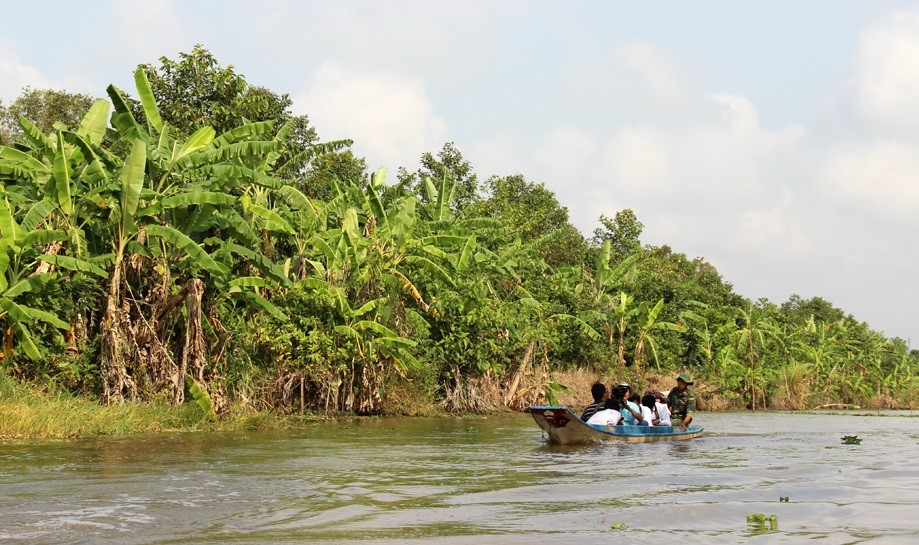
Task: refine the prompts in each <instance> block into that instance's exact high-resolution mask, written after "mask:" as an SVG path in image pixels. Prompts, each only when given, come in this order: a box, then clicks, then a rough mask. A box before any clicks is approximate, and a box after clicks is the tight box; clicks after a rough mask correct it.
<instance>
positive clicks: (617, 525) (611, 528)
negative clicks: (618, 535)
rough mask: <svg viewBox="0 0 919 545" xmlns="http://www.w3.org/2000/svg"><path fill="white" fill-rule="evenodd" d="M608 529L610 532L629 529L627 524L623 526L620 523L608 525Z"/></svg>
mask: <svg viewBox="0 0 919 545" xmlns="http://www.w3.org/2000/svg"><path fill="white" fill-rule="evenodd" d="M609 529H610V530H628V529H629V525H628V524H623V523H621V522H620V523H617V524H610V525H609Z"/></svg>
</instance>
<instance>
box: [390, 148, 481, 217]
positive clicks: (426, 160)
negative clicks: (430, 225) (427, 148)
mask: <svg viewBox="0 0 919 545" xmlns="http://www.w3.org/2000/svg"><path fill="white" fill-rule="evenodd" d="M398 178H399V185H400V186H403V187H405V188H407V189H408V191H409V192H410V193H411V194H414V195H421V194H423V193H424V192H423V188H424V180H425V178H430V179H432V180H434V183H435V184H438V185H439V184H440V183H441V181H442V180H443V179H444V178H446V179H448V180H450V182H451V184H452V185H453V198H452V199H451V205H450V207H451V208H452V209H453V210H457V211H459V210H464V209H465V208H466V207H467V206H468V205H469V204H471V203H474V202H477V201H478V200H479V199H480V198H481V197H480V195H479V181H478V177H477V176H476V174H475V172H474V171H473V170H472V165H471V164H470V163H469V161H467V160H466V159H464V158H463V154H462V153H460V151H459V150H458V149H456V146H455V145H454V144H453V142H447V143H446V144H444V146H443V147H442V148H441V149H440V151H439V152H437V156H436V157H435V156H434V155H433V154H432V153H430V152H425V153H424V154H423V155H422V156H421V168H419V169H418V170H417V171H415V172H413V173H410V172H408V171H407V170H405V169H404V168H400V169H399V174H398Z"/></svg>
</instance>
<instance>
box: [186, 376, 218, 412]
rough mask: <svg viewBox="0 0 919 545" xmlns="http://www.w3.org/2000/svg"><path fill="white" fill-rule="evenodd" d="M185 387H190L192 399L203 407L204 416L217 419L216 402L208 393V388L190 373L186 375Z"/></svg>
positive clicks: (199, 406)
mask: <svg viewBox="0 0 919 545" xmlns="http://www.w3.org/2000/svg"><path fill="white" fill-rule="evenodd" d="M185 387H186V388H188V392H189V394H190V395H191V398H192V400H193V401H194V402H195V404H196V405H197V406H198V408H200V409H201V413H202V414H203V416H204V418H206V419H209V420H216V419H217V412H216V411H215V410H214V402H213V401H211V396H210V394H208V393H207V389H206V388H205V387H204V386H203V385H202V384H201V383H200V382H198V381H197V380H195V377H193V376H191V375H188V374H186V375H185Z"/></svg>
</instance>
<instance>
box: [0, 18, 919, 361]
mask: <svg viewBox="0 0 919 545" xmlns="http://www.w3.org/2000/svg"><path fill="white" fill-rule="evenodd" d="M0 5H2V7H3V13H4V21H5V23H6V24H4V30H3V33H2V34H0V100H3V101H4V102H5V103H9V102H10V101H11V100H13V99H15V97H16V96H17V95H18V94H19V92H20V91H21V89H22V87H23V86H26V85H28V86H32V87H34V88H55V89H64V90H67V91H71V92H82V93H87V94H90V95H93V96H97V97H104V96H105V87H106V85H108V84H109V83H114V84H115V85H117V86H119V87H122V88H125V89H132V88H133V80H132V74H133V70H134V69H135V68H136V66H137V65H138V64H141V63H152V64H158V62H159V58H160V57H163V56H165V57H169V58H171V59H177V58H178V54H179V53H180V52H188V51H191V49H192V48H193V47H194V45H195V44H198V43H200V44H202V45H204V46H205V47H206V48H208V49H209V50H210V51H211V52H212V53H213V54H214V55H215V56H216V57H217V59H218V60H219V61H220V63H221V64H223V65H233V66H234V68H235V69H236V70H237V72H238V73H241V74H243V75H245V76H246V78H247V80H248V81H249V83H251V84H255V85H260V86H264V87H267V88H269V89H271V90H273V91H275V92H278V93H289V94H290V96H291V98H292V99H293V100H294V105H293V109H294V111H295V113H297V114H306V115H308V116H309V118H310V120H311V122H312V124H313V125H314V126H315V127H316V129H317V130H318V132H319V136H320V139H322V140H335V139H339V138H351V139H353V140H354V146H353V149H354V151H355V153H356V154H357V155H359V156H362V157H365V158H366V160H367V164H368V167H369V168H370V169H371V170H376V169H377V168H378V167H381V166H385V167H387V168H388V170H389V172H390V173H392V174H391V177H392V175H393V174H394V173H395V172H396V170H397V169H398V168H399V167H400V166H403V167H406V168H407V169H408V170H410V171H412V170H416V169H417V168H418V167H419V159H420V157H421V155H422V154H423V153H425V152H437V151H438V150H440V149H441V147H442V146H443V144H444V143H446V142H453V143H454V144H455V146H456V147H457V148H458V149H459V150H460V152H461V153H462V154H463V156H464V158H466V159H467V160H468V161H469V162H470V163H471V164H472V166H473V168H474V170H475V172H476V174H477V175H478V177H479V179H480V180H485V179H487V178H488V177H490V176H493V175H498V176H505V175H511V174H522V175H524V176H525V177H526V179H527V180H528V181H530V182H535V183H543V184H545V186H546V187H547V188H548V189H550V190H552V191H553V192H554V193H555V194H556V196H557V198H558V200H559V202H560V203H561V204H562V205H563V206H565V207H567V209H568V211H569V214H570V218H571V221H572V223H573V224H574V225H575V226H576V227H578V228H579V229H580V230H581V231H582V232H583V233H584V234H585V235H586V236H590V235H591V234H592V232H593V230H594V229H595V228H597V227H599V221H598V219H599V217H600V216H601V214H605V215H607V216H610V217H612V216H614V215H615V213H616V212H617V211H619V210H622V209H625V208H630V209H632V210H634V211H635V213H636V214H637V216H638V219H639V220H640V221H641V222H642V223H643V224H644V226H645V229H644V232H643V234H642V237H641V241H642V243H643V244H652V245H664V244H667V245H669V246H670V247H671V248H673V249H674V250H675V251H678V252H682V253H685V254H686V255H687V256H689V257H690V258H695V257H702V258H704V259H705V260H706V261H708V262H710V263H711V264H713V265H714V266H715V267H716V268H717V269H718V271H719V272H720V273H721V275H722V277H723V278H724V280H726V281H727V282H729V283H731V284H732V285H733V286H734V289H735V291H737V292H738V293H740V294H741V295H744V296H746V297H748V298H750V299H752V300H757V299H759V298H763V297H765V298H768V299H769V300H770V301H772V302H774V303H777V304H781V303H782V302H784V301H787V300H788V298H789V296H791V295H792V294H797V295H799V296H800V297H803V298H810V297H822V298H824V299H826V300H828V301H829V302H831V303H832V304H833V305H835V306H836V307H838V308H841V309H843V310H844V311H845V312H846V313H848V314H851V315H853V316H855V318H856V319H858V320H860V321H864V322H867V323H868V325H869V326H870V327H871V328H873V329H875V330H877V331H880V332H883V333H884V334H885V335H887V336H888V337H900V338H902V339H905V340H908V341H909V342H910V344H911V346H912V347H914V348H915V347H916V345H917V344H919V310H917V309H919V254H917V252H916V249H915V247H914V246H913V244H914V243H916V242H917V239H919V2H917V1H912V2H907V1H893V0H875V1H871V2H868V1H858V2H856V1H851V0H832V1H820V0H809V1H807V2H801V1H799V0H793V1H789V0H770V1H768V2H766V1H760V2H752V1H736V0H730V1H717V0H708V1H705V2H675V1H670V2H662V1H656V0H646V1H640V2H639V1H628V2H626V1H613V0H596V1H578V0H566V1H564V2H562V1H540V0H527V1H522V0H521V1H515V0H464V1H462V2H447V1H433V0H432V1H427V2H418V1H417V0H405V1H403V0H391V1H375V2H371V1H348V0H335V1H321V0H317V1H296V0H291V1H273V0H260V1H258V2H251V1H245V2H244V1H236V0H221V1H212V0H197V1H180V0H172V1H169V0H159V1H153V0H124V1H119V0H108V1H103V0H81V1H80V2H70V1H61V0H46V1H44V2H42V3H39V4H36V3H26V2H20V1H16V2H13V1H9V0H0Z"/></svg>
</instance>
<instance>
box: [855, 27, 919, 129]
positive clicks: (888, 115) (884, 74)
mask: <svg viewBox="0 0 919 545" xmlns="http://www.w3.org/2000/svg"><path fill="white" fill-rule="evenodd" d="M916 89H919V12H915V11H912V12H901V13H897V14H895V15H893V16H891V17H890V18H888V19H886V20H884V21H883V22H881V23H879V24H876V25H874V26H872V27H870V28H868V29H867V30H865V31H864V32H863V33H862V35H861V39H860V42H859V50H858V54H857V56H856V58H855V61H854V65H853V76H852V81H851V89H850V91H851V93H852V94H853V96H852V97H850V100H854V102H855V104H854V107H855V113H856V114H857V115H858V117H859V118H860V121H862V122H863V123H866V124H867V125H868V126H869V127H872V128H875V129H879V130H886V131H896V132H898V133H900V134H901V135H906V134H912V135H913V137H915V127H916V125H917V124H919V102H917V101H916ZM904 133H906V134H904Z"/></svg>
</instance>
